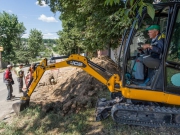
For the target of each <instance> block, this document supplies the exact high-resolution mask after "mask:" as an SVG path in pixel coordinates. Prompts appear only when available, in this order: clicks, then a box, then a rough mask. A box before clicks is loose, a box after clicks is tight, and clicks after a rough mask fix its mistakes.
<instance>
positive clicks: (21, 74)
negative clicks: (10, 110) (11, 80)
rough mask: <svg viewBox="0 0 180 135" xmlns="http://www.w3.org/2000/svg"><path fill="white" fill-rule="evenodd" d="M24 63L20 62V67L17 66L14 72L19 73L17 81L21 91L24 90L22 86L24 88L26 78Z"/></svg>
mask: <svg viewBox="0 0 180 135" xmlns="http://www.w3.org/2000/svg"><path fill="white" fill-rule="evenodd" d="M22 68H23V64H20V65H19V67H17V68H16V69H15V70H14V72H15V74H16V75H17V82H18V86H19V93H20V92H23V91H22V88H23V78H24V79H25V76H24V71H23V69H22Z"/></svg>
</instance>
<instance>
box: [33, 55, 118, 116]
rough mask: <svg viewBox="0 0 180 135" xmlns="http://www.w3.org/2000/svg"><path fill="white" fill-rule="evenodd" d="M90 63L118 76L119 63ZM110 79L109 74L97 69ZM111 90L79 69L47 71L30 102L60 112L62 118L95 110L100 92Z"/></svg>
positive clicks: (105, 59)
mask: <svg viewBox="0 0 180 135" xmlns="http://www.w3.org/2000/svg"><path fill="white" fill-rule="evenodd" d="M91 61H93V62H94V63H96V64H97V65H99V66H101V67H103V68H105V69H106V70H107V71H108V72H110V73H112V74H118V73H119V71H118V68H117V66H116V64H115V63H114V62H113V61H112V60H111V59H109V58H107V57H101V58H93V59H92V60H91ZM94 69H95V70H96V71H98V73H100V74H101V75H102V76H104V77H105V78H106V79H109V77H110V76H108V74H107V73H105V72H101V71H99V70H97V69H96V68H94ZM103 91H108V89H107V88H106V86H105V85H104V84H102V83H101V82H99V81H98V80H97V79H96V78H94V77H92V76H91V75H89V74H88V73H86V72H85V71H83V70H82V69H80V68H74V67H66V68H60V69H56V70H51V71H46V72H45V74H44V75H43V77H42V79H41V81H40V83H39V85H38V86H37V88H36V90H35V92H34V93H36V94H34V93H33V94H32V96H31V102H35V103H37V104H41V105H42V110H43V111H45V112H49V111H55V112H61V113H62V114H63V115H65V114H68V113H72V112H79V111H80V110H82V109H85V108H90V107H94V106H95V103H96V101H97V98H98V93H99V92H103Z"/></svg>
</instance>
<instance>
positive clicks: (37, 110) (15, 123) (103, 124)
mask: <svg viewBox="0 0 180 135" xmlns="http://www.w3.org/2000/svg"><path fill="white" fill-rule="evenodd" d="M178 133H179V130H178V129H173V128H147V127H141V126H128V125H121V124H117V123H115V122H114V121H113V120H112V118H111V117H109V118H108V119H106V120H103V121H100V122H96V121H95V109H94V108H91V109H88V110H86V111H81V112H80V113H79V114H69V115H66V116H63V115H62V114H61V112H59V113H54V112H53V111H52V112H50V113H44V112H42V111H41V107H40V106H38V105H30V107H29V108H28V109H26V110H24V111H23V112H21V114H20V115H19V116H14V118H13V119H12V121H11V122H8V123H7V122H0V134H1V135H25V134H28V135H56V134H57V135H85V134H89V135H90V134H91V135H94V134H100V135H101V134H102V135H170V134H174V135H176V134H178Z"/></svg>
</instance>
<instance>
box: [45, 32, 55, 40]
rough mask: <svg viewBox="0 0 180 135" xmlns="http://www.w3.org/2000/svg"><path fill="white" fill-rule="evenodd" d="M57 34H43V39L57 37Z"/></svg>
mask: <svg viewBox="0 0 180 135" xmlns="http://www.w3.org/2000/svg"><path fill="white" fill-rule="evenodd" d="M57 38H58V37H57V35H56V34H52V33H45V34H43V39H57Z"/></svg>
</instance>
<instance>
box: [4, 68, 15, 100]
mask: <svg viewBox="0 0 180 135" xmlns="http://www.w3.org/2000/svg"><path fill="white" fill-rule="evenodd" d="M11 70H12V66H11V65H7V69H6V70H5V72H4V73H3V80H4V83H5V84H6V86H7V90H8V96H7V100H11V99H12V98H14V97H15V96H13V95H12V93H13V87H12V85H13V84H14V80H13V78H12V73H11Z"/></svg>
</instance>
